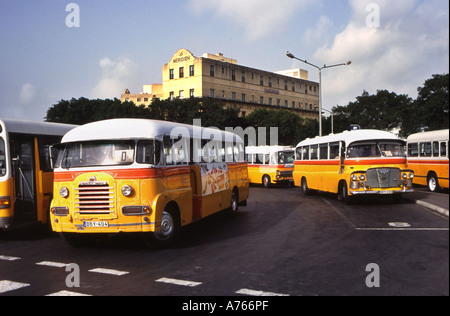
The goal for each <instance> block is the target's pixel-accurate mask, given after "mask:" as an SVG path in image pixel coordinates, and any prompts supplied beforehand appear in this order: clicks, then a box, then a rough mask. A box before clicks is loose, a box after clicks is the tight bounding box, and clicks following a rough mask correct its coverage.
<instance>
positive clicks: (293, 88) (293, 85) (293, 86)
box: [292, 82, 295, 92]
mask: <svg viewBox="0 0 450 316" xmlns="http://www.w3.org/2000/svg"><path fill="white" fill-rule="evenodd" d="M292 91H294V92H295V82H292Z"/></svg>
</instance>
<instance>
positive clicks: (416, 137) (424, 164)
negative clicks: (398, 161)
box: [407, 129, 449, 192]
mask: <svg viewBox="0 0 450 316" xmlns="http://www.w3.org/2000/svg"><path fill="white" fill-rule="evenodd" d="M448 139H449V130H448V129H445V130H440V131H431V132H424V133H417V134H413V135H410V136H409V137H408V139H407V143H408V168H410V169H412V170H414V174H415V177H414V181H413V183H414V184H418V185H426V186H428V189H429V190H430V191H431V192H437V191H440V190H441V189H442V188H447V189H448V188H449V184H448V182H449V181H448V178H449V177H448V172H449V170H448V166H449V160H448Z"/></svg>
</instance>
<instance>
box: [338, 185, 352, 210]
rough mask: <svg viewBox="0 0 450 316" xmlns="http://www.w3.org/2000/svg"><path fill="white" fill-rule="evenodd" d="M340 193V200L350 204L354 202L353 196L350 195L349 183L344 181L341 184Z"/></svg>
mask: <svg viewBox="0 0 450 316" xmlns="http://www.w3.org/2000/svg"><path fill="white" fill-rule="evenodd" d="M339 194H340V196H341V198H340V200H342V201H344V203H345V204H346V205H350V204H351V203H352V198H351V197H350V195H348V189H347V183H345V182H342V183H341V184H340V188H339Z"/></svg>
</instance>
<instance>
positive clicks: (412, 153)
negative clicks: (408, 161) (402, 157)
mask: <svg viewBox="0 0 450 316" xmlns="http://www.w3.org/2000/svg"><path fill="white" fill-rule="evenodd" d="M408 156H409V157H419V144H417V143H410V144H408Z"/></svg>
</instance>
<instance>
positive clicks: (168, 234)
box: [143, 207, 180, 248]
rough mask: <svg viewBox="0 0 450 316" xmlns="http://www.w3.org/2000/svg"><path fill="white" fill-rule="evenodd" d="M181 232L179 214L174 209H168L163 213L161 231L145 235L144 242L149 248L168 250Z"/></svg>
mask: <svg viewBox="0 0 450 316" xmlns="http://www.w3.org/2000/svg"><path fill="white" fill-rule="evenodd" d="M179 232H180V220H179V217H178V212H177V211H176V210H175V208H173V207H168V208H166V210H165V211H164V212H163V216H162V219H161V229H160V230H159V231H157V232H153V233H150V234H145V235H144V236H143V241H144V243H145V244H146V245H147V246H150V245H151V246H154V247H156V248H168V247H170V246H173V245H174V243H175V242H176V240H177V237H178V234H179Z"/></svg>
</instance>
